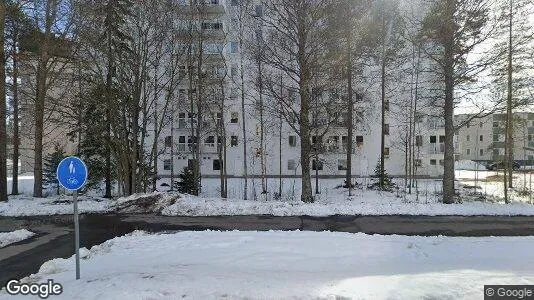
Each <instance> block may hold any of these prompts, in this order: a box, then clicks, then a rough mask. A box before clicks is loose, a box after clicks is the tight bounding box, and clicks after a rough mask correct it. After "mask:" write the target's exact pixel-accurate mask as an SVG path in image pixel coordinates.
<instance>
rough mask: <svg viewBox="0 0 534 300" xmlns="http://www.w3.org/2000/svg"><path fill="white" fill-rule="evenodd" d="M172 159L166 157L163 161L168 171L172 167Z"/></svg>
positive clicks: (164, 168)
mask: <svg viewBox="0 0 534 300" xmlns="http://www.w3.org/2000/svg"><path fill="white" fill-rule="evenodd" d="M171 165H172V161H171V160H170V159H166V160H164V161H163V170H165V171H168V170H170V169H171Z"/></svg>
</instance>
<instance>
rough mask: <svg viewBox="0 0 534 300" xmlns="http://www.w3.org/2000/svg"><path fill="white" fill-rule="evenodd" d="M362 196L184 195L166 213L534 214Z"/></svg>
mask: <svg viewBox="0 0 534 300" xmlns="http://www.w3.org/2000/svg"><path fill="white" fill-rule="evenodd" d="M359 193H360V194H359V195H356V196H352V197H347V196H345V197H344V196H337V197H336V196H332V197H330V198H327V199H320V200H318V201H316V202H315V203H303V202H300V201H298V200H296V201H288V202H285V201H253V200H239V199H221V198H200V197H195V196H189V195H184V196H182V197H180V198H179V199H177V200H176V202H175V203H174V204H173V205H171V206H169V207H165V208H164V209H163V210H162V212H161V213H162V215H166V216H218V215H273V216H301V215H308V216H331V215H428V216H440V215H460V216H476V215H506V216H508V215H530V216H532V215H534V205H530V204H525V203H513V204H507V205H505V204H500V203H488V202H478V201H473V202H466V203H461V204H460V203H459V204H442V203H439V202H437V200H432V199H424V198H423V196H421V199H420V202H419V203H417V202H406V201H404V200H403V198H401V197H396V196H395V195H394V194H391V193H381V194H379V193H377V192H375V191H365V192H364V191H359Z"/></svg>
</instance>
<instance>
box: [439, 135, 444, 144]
mask: <svg viewBox="0 0 534 300" xmlns="http://www.w3.org/2000/svg"><path fill="white" fill-rule="evenodd" d="M439 143H440V144H443V143H445V136H444V135H440V136H439Z"/></svg>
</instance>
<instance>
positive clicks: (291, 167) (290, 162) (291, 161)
mask: <svg viewBox="0 0 534 300" xmlns="http://www.w3.org/2000/svg"><path fill="white" fill-rule="evenodd" d="M296 168H297V165H296V164H295V160H294V159H289V160H288V161H287V169H288V170H295V169H296Z"/></svg>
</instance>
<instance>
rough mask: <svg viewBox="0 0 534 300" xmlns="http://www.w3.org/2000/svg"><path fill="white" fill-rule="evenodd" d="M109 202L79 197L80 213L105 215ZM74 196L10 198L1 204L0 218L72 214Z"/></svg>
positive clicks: (23, 196)
mask: <svg viewBox="0 0 534 300" xmlns="http://www.w3.org/2000/svg"><path fill="white" fill-rule="evenodd" d="M108 205H109V200H106V199H100V198H92V197H86V196H78V211H79V212H80V213H89V212H92V213H104V212H107V211H108V209H109V208H108ZM73 210H74V207H73V205H72V196H67V195H62V196H56V197H49V198H33V197H29V196H25V195H18V196H10V197H9V201H8V202H0V216H13V217H15V216H34V215H60V214H72V213H73Z"/></svg>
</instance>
